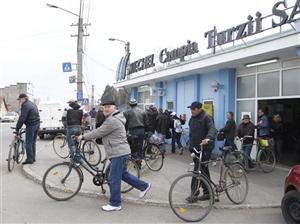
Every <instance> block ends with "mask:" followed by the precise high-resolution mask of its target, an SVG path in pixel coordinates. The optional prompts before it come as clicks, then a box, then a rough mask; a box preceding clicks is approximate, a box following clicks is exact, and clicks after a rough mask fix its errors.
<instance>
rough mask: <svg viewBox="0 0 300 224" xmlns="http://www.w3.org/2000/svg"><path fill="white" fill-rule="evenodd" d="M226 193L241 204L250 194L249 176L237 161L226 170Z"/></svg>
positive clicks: (235, 202) (233, 200)
mask: <svg viewBox="0 0 300 224" xmlns="http://www.w3.org/2000/svg"><path fill="white" fill-rule="evenodd" d="M224 181H225V186H224V189H225V193H226V195H227V197H228V199H229V200H230V201H232V202H233V203H234V204H241V203H243V202H244V201H245V199H246V197H247V195H248V188H249V185H248V178H247V176H246V172H245V170H244V168H243V167H242V166H241V165H240V164H238V163H236V164H231V165H230V166H228V167H227V168H226V170H225V174H224Z"/></svg>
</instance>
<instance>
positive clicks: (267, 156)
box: [257, 148, 276, 173]
mask: <svg viewBox="0 0 300 224" xmlns="http://www.w3.org/2000/svg"><path fill="white" fill-rule="evenodd" d="M257 163H258V165H259V167H260V168H261V169H262V171H264V172H265V173H270V172H272V171H273V170H274V168H275V165H276V159H275V153H274V151H273V150H272V149H270V148H262V149H260V150H259V152H258V155H257Z"/></svg>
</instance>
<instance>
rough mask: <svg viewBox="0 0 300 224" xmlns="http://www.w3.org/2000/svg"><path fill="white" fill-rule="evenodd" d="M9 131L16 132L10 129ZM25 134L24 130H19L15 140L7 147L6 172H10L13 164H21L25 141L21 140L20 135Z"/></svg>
mask: <svg viewBox="0 0 300 224" xmlns="http://www.w3.org/2000/svg"><path fill="white" fill-rule="evenodd" d="M11 129H13V130H16V128H14V127H11ZM24 133H25V129H20V130H19V131H18V133H17V134H16V135H17V136H16V139H14V140H13V141H12V142H11V144H10V145H9V152H8V158H7V159H6V161H7V168H8V171H9V172H11V171H12V170H13V169H14V167H15V163H17V164H19V163H21V162H22V160H23V158H24V155H25V141H24V139H23V138H22V135H23V134H24Z"/></svg>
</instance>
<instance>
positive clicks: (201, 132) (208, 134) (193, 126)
mask: <svg viewBox="0 0 300 224" xmlns="http://www.w3.org/2000/svg"><path fill="white" fill-rule="evenodd" d="M188 108H190V109H191V114H192V117H191V119H190V121H189V128H190V148H189V150H190V152H191V153H193V152H194V151H193V148H196V149H197V150H198V151H200V150H199V149H200V144H203V151H202V159H201V162H205V161H208V160H209V159H210V156H211V153H212V150H213V148H214V140H215V137H216V133H217V130H216V128H215V125H214V122H213V120H212V118H211V117H209V116H208V115H207V114H206V112H205V111H204V110H203V109H202V103H200V102H197V101H195V102H193V103H192V104H191V105H190V106H188ZM193 161H194V171H197V170H198V167H199V160H198V159H197V158H193ZM201 172H202V174H204V175H205V176H206V177H207V178H210V173H209V169H208V164H201ZM200 184H201V183H200ZM198 187H199V183H198V180H197V179H196V178H193V179H192V183H191V195H190V196H189V197H188V198H186V200H187V201H188V202H190V203H193V202H196V201H197V200H202V201H203V200H209V199H210V197H209V193H208V189H206V186H203V195H202V196H200V197H199V194H200V192H199V188H198Z"/></svg>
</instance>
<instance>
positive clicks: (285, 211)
mask: <svg viewBox="0 0 300 224" xmlns="http://www.w3.org/2000/svg"><path fill="white" fill-rule="evenodd" d="M281 211H282V215H283V217H284V219H285V221H286V223H288V224H296V223H300V165H297V166H294V167H293V168H292V169H291V170H290V171H289V174H288V175H287V177H286V179H285V186H284V197H283V198H282V201H281Z"/></svg>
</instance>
